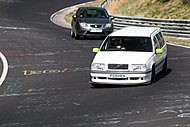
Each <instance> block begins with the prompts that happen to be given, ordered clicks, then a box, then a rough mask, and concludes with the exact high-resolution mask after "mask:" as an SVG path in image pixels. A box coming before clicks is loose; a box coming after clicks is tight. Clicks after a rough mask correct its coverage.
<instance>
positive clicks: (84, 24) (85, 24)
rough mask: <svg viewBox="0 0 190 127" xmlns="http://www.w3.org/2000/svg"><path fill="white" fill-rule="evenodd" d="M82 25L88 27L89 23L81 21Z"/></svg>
mask: <svg viewBox="0 0 190 127" xmlns="http://www.w3.org/2000/svg"><path fill="white" fill-rule="evenodd" d="M80 26H81V27H88V24H87V23H84V22H81V23H80Z"/></svg>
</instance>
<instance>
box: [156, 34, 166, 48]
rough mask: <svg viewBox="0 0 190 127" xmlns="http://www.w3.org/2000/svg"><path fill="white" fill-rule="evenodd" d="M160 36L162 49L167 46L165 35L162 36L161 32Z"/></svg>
mask: <svg viewBox="0 0 190 127" xmlns="http://www.w3.org/2000/svg"><path fill="white" fill-rule="evenodd" d="M158 35H159V36H160V38H161V47H163V46H164V45H165V41H164V37H163V34H162V33H161V32H159V33H158Z"/></svg>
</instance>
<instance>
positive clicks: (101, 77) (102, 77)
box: [90, 71, 151, 85]
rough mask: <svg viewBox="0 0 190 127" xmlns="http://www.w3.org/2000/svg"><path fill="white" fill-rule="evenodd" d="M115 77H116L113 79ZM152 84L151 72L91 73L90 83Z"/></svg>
mask: <svg viewBox="0 0 190 127" xmlns="http://www.w3.org/2000/svg"><path fill="white" fill-rule="evenodd" d="M113 75H115V77H113ZM150 82H151V71H147V72H135V73H133V72H100V73H99V72H91V73H90V83H92V84H113V85H133V84H147V83H150Z"/></svg>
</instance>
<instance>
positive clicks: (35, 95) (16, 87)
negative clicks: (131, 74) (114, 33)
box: [0, 0, 190, 127]
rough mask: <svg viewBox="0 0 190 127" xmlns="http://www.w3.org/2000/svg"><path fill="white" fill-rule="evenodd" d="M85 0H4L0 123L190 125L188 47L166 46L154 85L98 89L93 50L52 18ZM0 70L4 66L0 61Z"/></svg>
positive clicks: (92, 42)
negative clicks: (92, 80)
mask: <svg viewBox="0 0 190 127" xmlns="http://www.w3.org/2000/svg"><path fill="white" fill-rule="evenodd" d="M81 2H86V1H80V0H70V1H66V0H65V1H64V0H0V52H1V53H3V54H4V56H5V57H6V59H7V61H8V64H9V66H8V67H9V68H8V74H7V76H6V79H5V81H4V82H3V84H2V85H1V87H0V127H189V126H190V120H189V119H190V92H189V89H190V78H189V74H190V67H189V64H190V49H188V48H183V47H177V46H171V45H168V51H169V55H168V60H169V68H168V74H167V75H164V76H163V75H159V76H158V80H157V82H155V83H154V84H152V85H143V86H126V87H114V86H112V87H103V88H92V87H91V86H90V84H89V83H88V81H89V66H90V63H91V61H92V59H93V57H94V54H93V53H91V48H92V47H97V46H99V45H100V43H101V41H102V40H100V39H85V40H77V41H76V40H74V39H72V38H70V30H69V29H65V28H61V27H59V26H56V25H55V24H53V23H52V22H51V21H50V20H49V19H50V16H51V15H52V14H53V13H55V12H56V11H58V10H60V9H62V8H65V7H68V6H71V5H74V4H78V3H81ZM0 65H1V66H0V69H1V72H2V70H3V66H2V65H3V64H2V61H1V64H0Z"/></svg>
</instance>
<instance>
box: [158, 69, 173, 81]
mask: <svg viewBox="0 0 190 127" xmlns="http://www.w3.org/2000/svg"><path fill="white" fill-rule="evenodd" d="M171 72H172V69H171V68H168V69H167V71H166V73H162V72H161V73H159V74H158V75H157V76H156V81H155V82H157V81H159V80H161V79H162V78H164V77H166V76H168V75H169V74H170V73H171Z"/></svg>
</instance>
